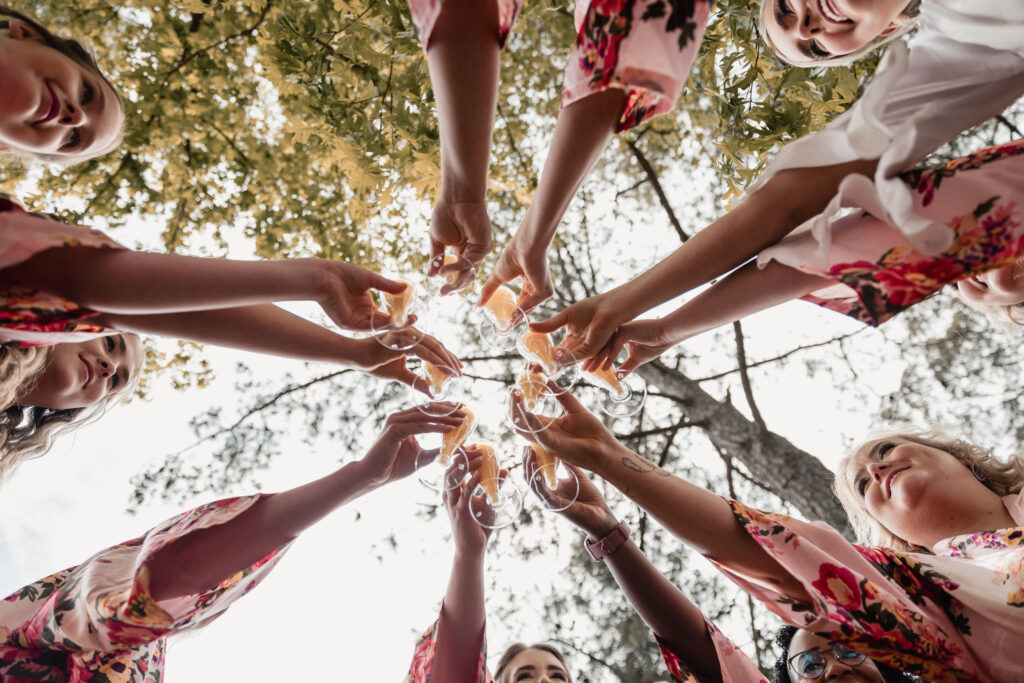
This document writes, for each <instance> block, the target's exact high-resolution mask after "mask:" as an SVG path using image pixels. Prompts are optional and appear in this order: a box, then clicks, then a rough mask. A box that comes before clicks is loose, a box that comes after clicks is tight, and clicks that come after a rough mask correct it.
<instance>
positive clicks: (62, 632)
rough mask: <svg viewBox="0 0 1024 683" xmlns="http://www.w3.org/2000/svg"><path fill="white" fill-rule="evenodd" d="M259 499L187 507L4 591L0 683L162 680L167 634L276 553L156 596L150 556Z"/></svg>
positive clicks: (198, 619)
mask: <svg viewBox="0 0 1024 683" xmlns="http://www.w3.org/2000/svg"><path fill="white" fill-rule="evenodd" d="M258 498H259V496H249V497H245V498H229V499H226V500H220V501H216V502H213V503H208V504H206V505H202V506H200V507H197V508H194V509H192V510H188V511H186V512H183V513H181V514H179V515H177V516H175V517H173V518H171V519H169V520H167V521H165V522H163V523H161V524H160V525H158V526H156V527H154V528H153V529H151V530H150V531H149V532H147V533H146V534H145V535H144V536H142V537H140V538H136V539H135V540H132V541H128V542H127V543H122V544H120V545H116V546H114V547H112V548H107V549H106V550H103V551H100V552H99V553H97V554H96V555H94V556H92V557H91V558H89V559H88V560H86V561H85V562H83V563H82V564H80V565H78V566H77V567H71V568H70V569H65V570H63V571H59V572H57V573H56V574H53V575H52V576H48V577H46V578H43V579H40V580H39V581H36V582H35V583H32V584H30V585H28V586H25V587H23V588H20V589H19V590H17V591H15V592H14V593H12V594H11V595H9V596H7V598H6V599H4V600H3V601H2V602H0V681H4V683H29V682H30V681H31V682H32V683H38V682H39V681H47V683H64V682H65V681H67V682H69V683H159V681H162V680H163V666H164V651H165V649H166V644H167V637H168V636H170V635H172V634H174V633H179V632H181V631H185V630H188V629H193V628H197V627H200V626H202V625H204V624H205V623H207V622H209V621H210V620H212V619H214V618H215V617H217V616H218V615H220V614H221V613H222V612H223V611H224V610H226V609H227V608H228V607H229V606H230V605H231V603H233V602H234V601H235V600H237V599H238V598H240V597H241V596H243V595H245V594H246V593H248V592H249V591H250V590H252V588H253V587H254V586H255V585H256V584H258V583H259V582H260V581H262V580H263V579H264V577H265V576H266V575H267V573H268V572H269V571H270V570H271V569H272V568H273V567H274V565H276V564H277V561H278V559H280V557H281V554H282V551H281V550H277V551H274V552H273V553H271V554H270V555H267V556H266V557H264V558H263V559H261V560H259V561H258V562H256V563H254V564H253V565H252V566H250V567H248V568H246V569H244V570H242V571H240V572H238V573H237V574H235V575H234V576H232V577H230V578H229V579H226V580H225V581H223V582H222V583H221V584H220V585H218V586H216V587H214V588H211V589H210V590H208V591H205V592H203V593H200V594H197V595H190V596H185V597H181V598H175V599H172V600H164V601H160V602H157V601H155V600H153V598H152V597H150V595H149V580H150V575H149V568H148V562H149V561H150V559H151V558H152V557H153V555H154V553H156V551H158V550H159V549H160V548H162V547H164V546H166V545H167V544H168V543H171V542H173V541H175V540H176V539H179V538H182V537H184V536H186V535H187V534H189V533H191V532H193V531H197V530H199V529H203V528H207V527H211V526H215V525H217V524H222V523H224V522H226V521H228V520H229V519H232V518H233V517H236V516H237V515H239V514H240V513H242V512H243V511H245V510H246V509H248V508H249V507H250V506H251V505H252V504H253V503H254V502H256V500H257V499H258Z"/></svg>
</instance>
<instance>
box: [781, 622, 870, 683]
mask: <svg viewBox="0 0 1024 683" xmlns="http://www.w3.org/2000/svg"><path fill="white" fill-rule="evenodd" d="M787 662H788V666H789V673H790V676H791V677H792V679H793V681H794V682H795V683H803V682H804V681H813V680H820V681H835V680H843V681H851V682H852V681H862V682H863V683H884V681H885V679H884V678H882V674H881V672H880V671H879V670H878V667H877V666H876V665H875V663H874V661H872V660H871V659H870V658H868V657H865V656H863V655H860V654H858V653H856V652H854V651H853V650H848V649H846V648H844V647H843V646H842V645H839V646H836V645H833V643H831V642H830V641H828V640H826V639H824V638H822V637H820V636H816V635H814V634H813V633H811V632H810V631H805V630H803V629H800V630H798V631H797V632H796V634H795V635H794V636H793V640H792V642H790V644H789V654H788V657H787Z"/></svg>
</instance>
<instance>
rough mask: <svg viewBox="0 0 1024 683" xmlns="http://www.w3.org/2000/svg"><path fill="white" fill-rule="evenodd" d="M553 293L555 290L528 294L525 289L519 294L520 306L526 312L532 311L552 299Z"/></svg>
mask: <svg viewBox="0 0 1024 683" xmlns="http://www.w3.org/2000/svg"><path fill="white" fill-rule="evenodd" d="M552 294H553V292H536V293H533V294H527V293H526V291H525V290H524V291H523V293H522V294H520V295H519V302H518V305H519V308H520V309H521V310H522V311H523V312H524V313H530V312H531V311H532V310H533V309H535V308H537V307H538V306H540V305H541V304H542V303H544V302H545V301H547V300H548V299H550V298H551V295H552Z"/></svg>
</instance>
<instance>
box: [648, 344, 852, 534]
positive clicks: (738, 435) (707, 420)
mask: <svg viewBox="0 0 1024 683" xmlns="http://www.w3.org/2000/svg"><path fill="white" fill-rule="evenodd" d="M637 372H639V373H640V375H641V376H642V377H643V378H644V379H645V380H647V383H648V384H650V385H652V386H657V387H659V388H660V389H661V391H663V392H665V393H667V394H671V395H673V396H675V397H676V398H677V399H679V401H680V402H681V403H682V405H684V406H685V407H686V408H685V409H686V412H687V418H688V419H689V421H690V422H691V423H696V424H698V425H699V426H700V427H701V428H702V429H703V430H704V431H705V433H706V434H707V436H708V438H709V439H710V440H711V443H712V444H714V446H715V447H716V448H718V450H719V451H721V452H722V453H723V454H724V455H725V456H726V457H730V458H733V459H734V460H736V461H737V462H741V463H743V465H744V467H745V468H746V469H747V471H748V472H749V473H750V475H751V477H752V478H753V479H754V481H755V482H757V483H758V484H760V485H761V486H763V487H764V488H765V489H767V490H768V491H771V492H772V493H774V494H775V495H777V496H779V497H780V498H782V499H783V500H785V501H787V502H788V503H790V504H791V505H793V506H794V507H796V508H797V509H798V510H799V511H800V512H801V514H803V515H804V516H805V517H807V519H810V520H822V521H824V522H827V523H828V524H830V525H831V526H833V527H835V528H836V529H837V530H839V532H840V533H842V534H843V535H844V536H846V537H847V538H848V539H851V540H852V539H853V530H852V528H851V527H850V522H849V520H848V519H847V517H846V513H845V512H843V508H842V507H841V506H840V505H839V501H838V500H837V499H836V497H835V495H834V494H833V493H832V488H831V484H832V480H833V475H832V472H831V471H829V469H828V468H827V467H825V466H824V465H822V464H821V462H820V461H819V460H818V459H817V458H815V457H814V456H813V455H811V454H810V453H808V452H807V451H804V450H801V449H799V448H797V447H796V446H794V445H793V444H792V443H790V442H789V441H787V440H786V439H784V438H782V437H781V436H779V435H778V434H775V433H774V432H771V431H766V430H762V429H761V428H760V427H759V426H758V425H757V424H756V423H754V422H753V421H751V420H748V419H747V418H746V417H745V416H744V415H743V413H741V412H740V411H739V410H737V409H736V408H735V407H734V406H733V405H732V403H730V402H729V401H728V400H726V401H719V400H717V399H715V398H714V397H713V396H712V395H711V394H709V393H708V392H706V391H704V390H703V389H702V388H701V387H700V386H699V385H698V384H697V383H696V382H694V381H693V380H691V379H690V378H688V377H687V376H686V375H684V374H683V373H681V372H679V371H677V370H673V369H672V368H670V367H668V366H666V365H664V364H662V363H661V362H660V361H654V362H652V363H648V364H646V365H642V366H641V367H640V369H639V370H638V371H637Z"/></svg>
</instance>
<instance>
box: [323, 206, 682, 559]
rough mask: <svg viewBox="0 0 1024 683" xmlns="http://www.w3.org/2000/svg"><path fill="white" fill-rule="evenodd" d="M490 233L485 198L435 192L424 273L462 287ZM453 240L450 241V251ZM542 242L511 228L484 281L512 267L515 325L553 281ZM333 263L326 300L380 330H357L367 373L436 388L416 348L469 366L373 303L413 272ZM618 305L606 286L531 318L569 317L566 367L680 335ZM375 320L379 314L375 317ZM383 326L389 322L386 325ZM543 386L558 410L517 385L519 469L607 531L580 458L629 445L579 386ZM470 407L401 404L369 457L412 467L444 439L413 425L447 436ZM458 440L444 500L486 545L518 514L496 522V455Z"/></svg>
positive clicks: (457, 371)
mask: <svg viewBox="0 0 1024 683" xmlns="http://www.w3.org/2000/svg"><path fill="white" fill-rule="evenodd" d="M467 225H468V226H472V227H471V229H469V230H463V229H462V227H460V226H467ZM490 234H491V225H490V221H489V219H488V217H487V213H486V208H485V207H484V206H483V205H475V204H452V205H446V204H438V205H437V206H436V207H435V209H434V220H433V226H432V228H431V236H430V239H431V256H432V259H431V265H430V268H429V270H428V272H427V275H428V276H429V277H436V278H439V279H441V280H443V281H445V282H446V284H444V285H443V286H442V287H441V288H440V290H439V294H441V295H442V296H443V295H448V294H452V293H456V292H459V291H461V290H463V289H465V288H466V287H467V286H468V285H469V284H470V283H471V282H472V281H473V280H475V277H476V273H477V268H478V267H479V265H480V262H481V261H482V260H483V258H484V257H485V256H486V255H487V253H488V252H489V251H490V248H491V237H490ZM446 248H451V249H452V250H453V252H454V253H453V254H452V255H450V256H448V258H447V259H446V258H445V249H446ZM534 251H539V253H535V254H530V252H529V250H527V249H525V248H523V247H521V246H520V245H519V243H518V242H517V241H516V239H515V238H513V240H512V242H511V243H510V244H509V245H508V247H507V248H506V250H505V251H504V252H503V253H502V255H501V256H500V258H499V260H498V263H497V266H496V268H495V270H494V273H493V274H492V275H491V276H490V278H489V279H488V280H487V282H486V283H485V285H484V286H483V288H482V290H481V296H480V299H479V301H478V303H477V305H478V306H483V305H485V304H486V303H487V301H488V300H489V299H490V298H491V296H492V295H493V294H494V293H495V292H496V291H497V289H498V288H499V287H501V286H502V285H504V284H505V283H506V282H510V281H512V280H516V279H518V280H519V281H520V282H521V284H522V287H521V293H520V294H519V296H518V299H517V306H518V308H517V310H516V311H515V313H514V314H513V317H512V324H513V325H514V324H515V323H518V322H520V320H522V319H523V318H524V317H525V316H526V315H527V314H528V313H529V312H530V311H532V310H534V309H535V308H536V307H537V306H538V305H540V304H541V303H543V302H544V301H545V300H547V299H548V298H549V297H550V296H551V295H552V293H553V288H552V285H551V279H550V276H549V274H548V268H547V259H546V254H545V252H544V251H543V250H534ZM452 256H454V258H452ZM335 265H336V270H335V271H334V272H329V274H328V276H327V277H325V278H324V281H325V286H324V298H323V300H322V302H321V305H322V306H323V308H324V310H325V312H327V314H328V315H329V316H330V317H331V319H332V320H334V322H335V323H337V324H339V325H341V326H344V327H347V328H349V329H356V330H368V329H371V328H372V329H374V330H375V331H376V332H378V334H377V335H376V336H370V337H366V338H364V339H359V340H356V343H357V344H358V348H359V353H358V358H357V365H358V367H360V368H361V369H362V370H363V371H364V372H366V373H368V374H370V375H373V376H376V377H380V378H384V379H393V380H396V381H400V382H403V383H405V384H407V385H409V386H411V387H413V388H414V389H415V390H417V391H420V392H422V393H423V394H425V395H426V396H427V397H430V398H431V399H432V398H433V396H434V394H432V392H431V387H432V382H431V379H430V377H429V375H428V373H426V372H421V373H419V374H418V373H415V372H413V371H412V370H410V369H409V367H408V366H407V364H406V361H407V359H408V357H409V356H415V357H418V358H419V359H421V360H422V361H424V362H425V363H429V364H431V365H433V366H435V368H437V369H439V370H440V371H441V372H443V373H444V374H445V375H446V378H445V379H448V378H450V377H454V376H458V375H461V374H462V363H461V361H460V360H459V359H458V358H457V357H456V356H455V354H453V353H452V352H451V351H449V350H448V349H447V348H446V347H445V346H444V344H443V343H442V342H441V341H439V340H438V339H436V338H435V337H433V336H431V335H429V334H424V333H423V332H421V331H419V330H417V329H416V328H415V323H416V322H417V316H416V315H414V314H409V315H408V316H406V317H405V320H404V322H403V323H402V324H399V323H398V322H397V320H395V319H394V318H397V317H398V316H396V315H394V313H393V311H392V310H391V308H390V306H386V307H385V310H384V311H382V310H381V309H380V308H379V307H378V306H377V305H376V304H375V303H374V300H373V297H372V294H371V290H374V289H376V290H379V292H381V293H382V294H383V295H384V297H383V298H384V300H385V301H387V302H388V303H389V304H390V301H389V300H388V298H387V295H388V294H391V295H395V294H401V293H402V292H404V291H405V288H406V286H407V284H406V283H404V282H396V281H393V280H389V279H387V278H384V277H382V276H380V275H377V274H375V273H372V272H371V271H368V270H365V269H362V268H359V267H357V266H351V265H346V264H335ZM409 286H411V285H409ZM613 313H614V310H613V308H612V307H611V306H609V305H607V303H606V302H605V301H604V300H603V299H602V297H601V296H597V297H591V298H590V299H587V300H584V301H581V302H578V303H577V304H574V305H573V306H571V307H569V308H567V309H565V310H563V311H562V312H560V313H559V314H557V315H555V316H554V317H552V318H550V319H548V320H544V321H540V322H534V323H532V324H531V325H530V328H531V329H532V330H533V331H534V332H541V333H550V332H554V331H556V330H558V329H561V328H563V327H564V328H566V335H565V338H564V339H563V341H562V343H561V344H559V346H558V347H556V349H555V362H556V364H558V365H559V366H560V369H561V367H564V366H565V365H571V364H574V363H575V359H576V358H583V359H585V362H584V363H583V365H582V367H583V369H584V370H585V371H588V372H593V371H597V370H600V369H612V370H614V365H613V363H614V361H615V359H616V357H617V356H618V354H619V353H620V352H621V351H622V350H623V349H625V350H626V352H627V354H628V357H627V360H626V361H625V363H624V364H623V366H622V368H621V371H620V372H622V373H625V372H629V371H632V370H634V369H635V368H636V367H638V366H639V365H641V364H642V363H645V362H647V361H649V360H651V359H653V358H656V357H657V356H659V355H660V354H661V353H662V352H663V351H664V350H665V349H667V348H668V347H670V346H672V343H671V342H669V341H668V340H665V339H663V338H662V336H663V335H661V334H660V332H659V330H658V327H657V325H656V323H657V322H658V321H647V320H642V321H634V322H627V321H620V320H617V319H616V317H615V315H613ZM371 321H373V322H374V324H372V325H371ZM382 329H386V331H383V332H380V330H382ZM436 386H437V385H436V384H435V385H434V389H435V390H436ZM546 388H547V390H548V391H550V392H551V394H552V395H553V396H554V398H555V400H557V402H558V404H559V405H560V407H561V410H562V411H563V414H562V415H560V416H558V417H547V416H543V415H537V414H534V413H532V412H530V410H528V409H527V407H526V405H525V404H524V400H523V396H522V394H521V392H520V390H519V389H518V388H512V389H511V390H510V404H509V405H510V411H509V412H510V417H511V418H512V421H513V428H514V430H515V431H516V433H517V434H519V435H520V436H521V437H523V438H524V439H525V440H526V441H528V442H529V443H530V444H531V445H529V446H526V447H525V448H524V453H523V462H522V471H523V478H524V479H525V481H526V482H527V484H528V487H529V488H530V489H531V491H532V492H533V493H534V494H535V495H536V496H537V497H538V498H540V500H541V504H542V505H543V506H544V507H546V508H547V509H549V510H552V511H558V512H560V513H561V514H562V515H564V516H565V517H566V518H567V519H569V520H570V521H571V522H573V523H574V524H575V525H577V526H578V527H580V528H581V529H583V530H584V531H586V532H587V533H589V534H590V535H591V536H592V537H595V538H600V537H603V536H604V535H606V534H607V533H608V532H609V531H611V529H613V528H614V527H615V526H616V525H617V524H618V521H617V519H616V517H615V516H614V514H613V513H612V511H611V509H610V508H609V507H608V505H607V503H606V502H605V500H604V498H603V497H602V495H601V493H600V492H599V490H598V488H597V487H596V486H595V485H594V484H593V483H592V482H591V481H590V480H589V479H588V478H587V476H586V475H585V473H584V472H583V470H595V469H597V468H598V467H599V465H600V464H601V463H602V462H607V461H608V459H609V458H614V457H615V453H616V450H617V449H618V448H621V446H620V445H619V444H618V442H617V441H616V439H615V437H614V436H613V435H612V433H611V432H610V431H609V430H608V429H607V428H606V427H605V425H604V424H603V423H602V422H601V421H600V420H599V419H597V418H596V417H595V416H594V415H592V414H591V413H590V412H589V411H588V410H587V409H586V408H585V407H584V406H583V404H581V403H580V401H579V400H578V399H577V398H576V397H575V396H573V395H572V394H571V393H569V392H568V391H567V390H565V389H562V388H560V387H559V386H558V385H556V384H555V383H554V382H553V381H551V380H547V387H546ZM467 418H470V419H472V414H470V415H468V416H467V411H466V410H465V409H464V406H462V405H461V404H458V403H452V402H437V401H433V402H431V403H429V404H428V405H420V406H415V407H413V408H409V409H406V410H403V411H401V412H398V413H394V414H392V415H391V416H389V417H388V419H387V421H386V424H385V427H384V430H383V432H382V433H381V435H380V437H379V438H378V440H377V442H376V443H375V444H374V445H373V447H372V448H371V449H370V451H369V452H368V453H367V454H366V456H365V458H364V460H363V462H364V463H365V465H366V466H367V467H368V468H369V469H370V471H371V472H372V475H373V479H374V481H375V483H377V484H378V485H384V484H386V483H388V482H391V481H394V480H397V479H401V478H404V477H407V476H409V475H411V474H413V473H414V472H417V471H418V470H420V469H422V468H424V467H426V466H428V465H430V464H431V463H432V462H434V461H435V460H436V459H437V458H438V455H439V452H440V449H438V448H432V449H425V448H422V447H421V446H420V443H419V441H418V440H417V436H421V435H425V434H429V433H434V434H441V435H442V436H443V435H444V434H446V433H448V432H450V431H452V430H454V429H456V428H457V427H459V426H460V425H462V423H463V421H464V420H466V419H467ZM467 431H468V430H467ZM535 445H536V446H539V447H540V448H539V449H538V450H540V452H541V453H542V454H545V456H546V457H545V462H546V466H547V467H549V468H555V467H561V468H563V469H562V472H563V474H565V473H567V474H568V476H560V477H554V476H547V477H545V476H542V472H541V467H542V465H541V464H540V463H539V462H538V454H537V451H536V450H535V448H536V446H535ZM460 446H461V449H460V450H461V451H462V452H463V453H464V458H462V459H461V460H459V459H456V460H453V461H452V463H451V466H450V467H448V469H447V470H446V471H445V472H444V473H443V475H442V478H443V480H444V485H443V486H442V487H440V488H441V490H442V501H443V504H444V506H445V508H446V510H447V512H448V515H449V519H450V522H451V526H452V530H453V536H454V538H455V540H456V543H457V545H458V546H459V547H461V548H464V549H467V550H482V549H483V548H484V547H485V546H486V544H487V541H488V539H489V537H490V535H491V533H492V531H493V529H494V528H497V527H500V526H503V525H504V524H506V523H510V522H511V521H512V520H509V521H508V522H504V523H496V520H495V516H496V512H495V509H494V507H493V505H492V500H491V499H489V497H488V495H487V492H486V490H485V489H486V487H483V486H481V477H482V476H483V475H482V469H481V466H482V463H483V461H484V458H485V457H492V458H493V457H494V455H493V454H488V456H485V454H484V452H483V451H482V450H481V447H478V446H475V445H462V444H460ZM547 454H550V455H547ZM551 456H553V457H554V459H555V461H554V463H553V464H552V463H550V462H547V461H548V460H549V459H550V458H551ZM559 461H562V462H561V464H559ZM497 472H498V474H497V477H498V483H497V486H492V488H491V490H492V491H494V490H497V489H501V488H503V487H504V486H505V482H506V479H507V477H508V475H509V472H508V470H506V469H502V468H500V466H499V467H498V468H497ZM515 514H516V515H517V514H518V509H517V510H516V513H515Z"/></svg>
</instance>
